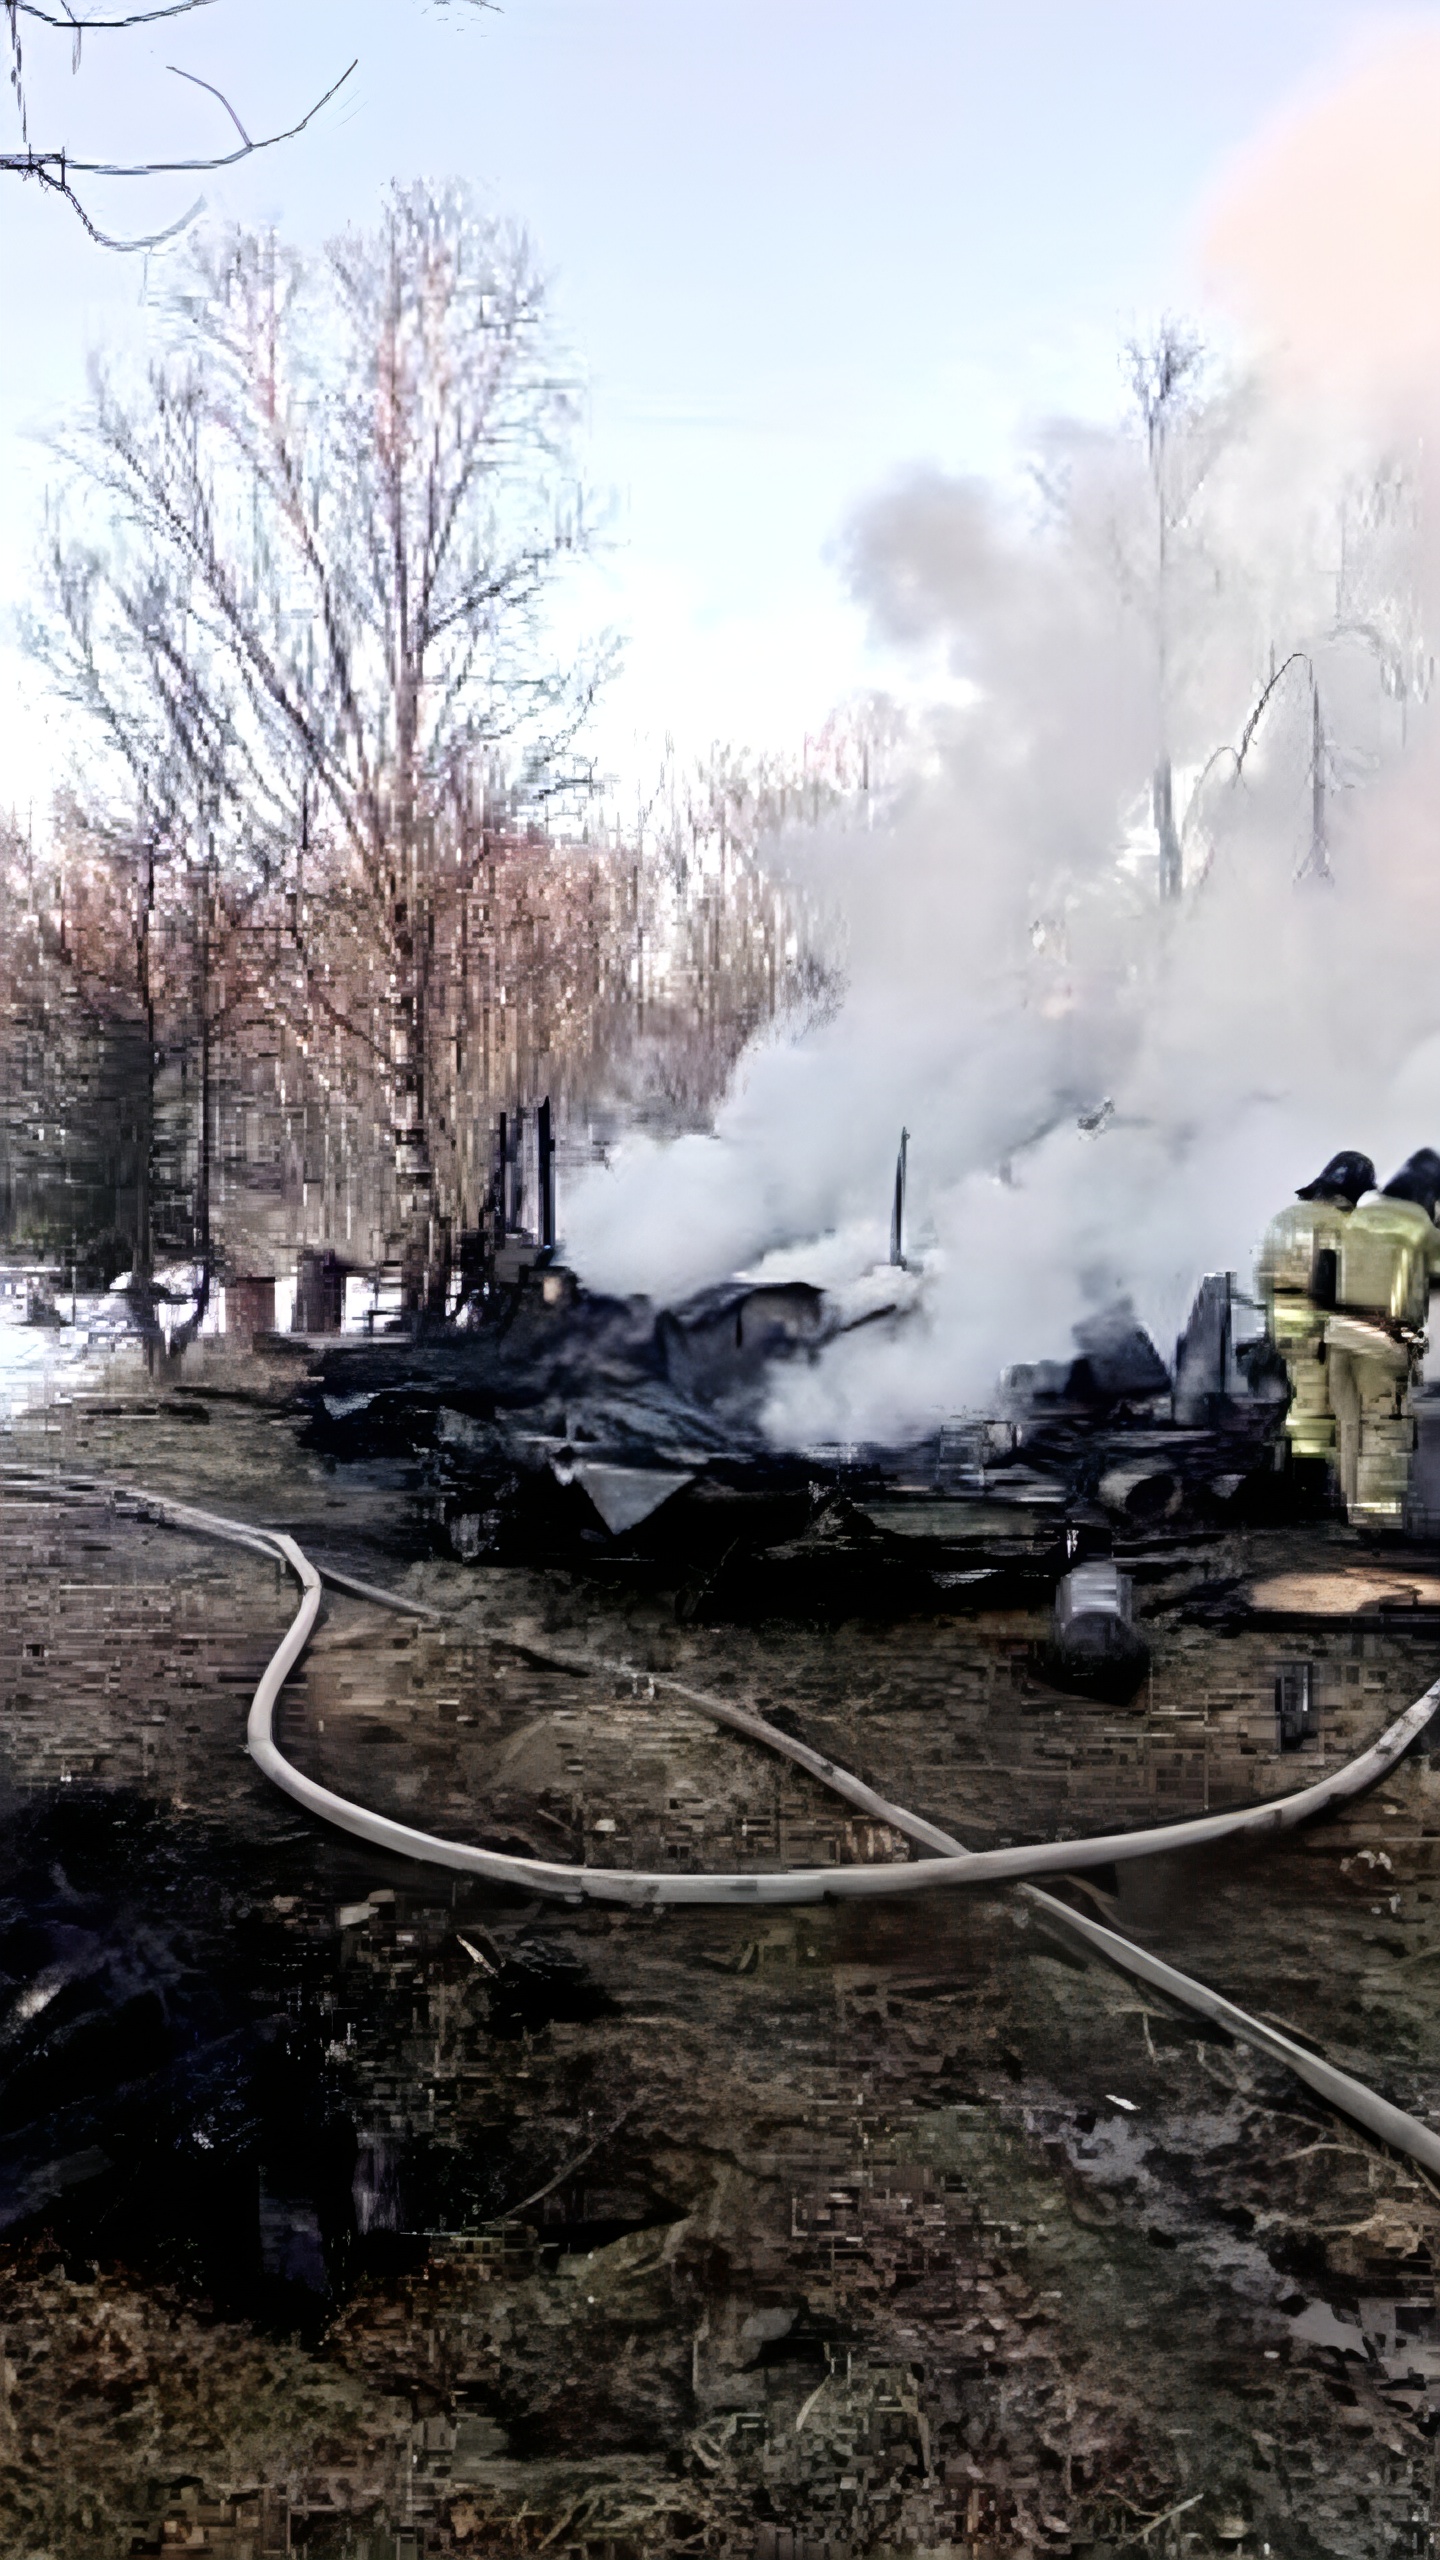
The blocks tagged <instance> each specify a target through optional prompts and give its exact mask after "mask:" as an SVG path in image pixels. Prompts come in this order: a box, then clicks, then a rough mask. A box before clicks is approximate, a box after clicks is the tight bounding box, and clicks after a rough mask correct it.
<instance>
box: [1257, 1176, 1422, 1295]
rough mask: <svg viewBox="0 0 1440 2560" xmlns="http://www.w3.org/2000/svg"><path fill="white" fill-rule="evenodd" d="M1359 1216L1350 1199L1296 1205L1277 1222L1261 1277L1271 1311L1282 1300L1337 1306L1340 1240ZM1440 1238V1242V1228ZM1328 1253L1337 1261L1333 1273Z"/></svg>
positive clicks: (1268, 1233)
mask: <svg viewBox="0 0 1440 2560" xmlns="http://www.w3.org/2000/svg"><path fill="white" fill-rule="evenodd" d="M1354 1214H1355V1212H1354V1210H1353V1209H1352V1208H1351V1207H1350V1205H1349V1203H1348V1201H1345V1200H1292V1201H1291V1202H1290V1204H1289V1206H1288V1208H1284V1209H1282V1210H1281V1212H1280V1215H1279V1217H1278V1218H1272V1219H1271V1221H1270V1224H1269V1226H1268V1227H1267V1228H1266V1230H1265V1240H1264V1242H1263V1244H1262V1245H1261V1247H1260V1260H1259V1263H1258V1265H1257V1268H1256V1274H1255V1278H1256V1285H1257V1288H1258V1291H1259V1295H1260V1297H1261V1299H1262V1301H1263V1302H1264V1304H1265V1306H1266V1307H1267V1308H1268V1307H1270V1306H1271V1305H1273V1303H1274V1301H1275V1299H1276V1298H1277V1297H1281V1298H1308V1299H1309V1300H1310V1301H1311V1303H1312V1305H1314V1306H1317V1307H1328V1306H1333V1305H1334V1304H1335V1293H1336V1290H1337V1288H1338V1285H1339V1256H1340V1239H1341V1237H1342V1236H1343V1234H1344V1232H1345V1230H1346V1228H1347V1226H1348V1225H1349V1223H1350V1220H1351V1219H1352V1218H1353V1216H1354ZM1436 1233H1437V1241H1440V1229H1437V1231H1436ZM1322 1254H1329V1255H1330V1256H1332V1257H1333V1258H1332V1260H1331V1263H1330V1267H1329V1271H1328V1273H1327V1272H1326V1270H1325V1268H1324V1266H1323V1265H1322V1263H1321V1260H1320V1257H1321V1255H1322ZM1327 1280H1328V1284H1329V1285H1328V1286H1327V1285H1326V1282H1327Z"/></svg>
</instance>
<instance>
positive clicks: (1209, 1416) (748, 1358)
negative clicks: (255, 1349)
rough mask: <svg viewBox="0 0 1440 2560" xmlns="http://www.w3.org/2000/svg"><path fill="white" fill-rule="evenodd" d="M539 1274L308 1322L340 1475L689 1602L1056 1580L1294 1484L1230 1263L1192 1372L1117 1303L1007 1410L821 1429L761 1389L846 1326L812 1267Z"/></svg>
mask: <svg viewBox="0 0 1440 2560" xmlns="http://www.w3.org/2000/svg"><path fill="white" fill-rule="evenodd" d="M543 1276H544V1283H545V1285H541V1278H540V1275H538V1274H536V1275H532V1277H531V1279H530V1281H529V1284H528V1285H526V1286H524V1287H522V1288H521V1289H520V1290H519V1291H518V1293H517V1296H516V1298H515V1301H514V1303H513V1304H509V1305H507V1306H506V1307H505V1309H504V1311H503V1313H502V1314H501V1316H500V1317H499V1319H498V1320H497V1321H492V1322H490V1323H487V1324H484V1325H481V1326H478V1327H477V1328H476V1329H475V1330H473V1331H471V1332H466V1333H461V1334H451V1335H450V1336H448V1337H447V1338H446V1339H444V1340H442V1341H435V1342H426V1341H424V1340H420V1341H415V1342H411V1341H399V1340H396V1341H385V1340H375V1341H372V1342H351V1341H345V1342H333V1341H328V1342H316V1343H313V1344H312V1345H310V1346H309V1347H308V1348H309V1353H310V1356H309V1358H308V1362H307V1370H306V1374H305V1375H304V1376H303V1378H302V1379H301V1380H300V1381H299V1382H298V1383H297V1388H296V1395H297V1401H298V1403H299V1404H300V1406H301V1407H302V1408H303V1410H304V1412H305V1414H306V1416H307V1437H308V1441H309V1445H310V1446H311V1447H312V1448H314V1449H315V1450H316V1451H317V1452H318V1453H319V1454H321V1455H322V1456H323V1458H324V1459H325V1460H326V1462H327V1463H329V1464H331V1465H333V1466H334V1467H335V1468H336V1469H337V1470H338V1471H339V1472H340V1473H341V1474H342V1475H343V1474H344V1472H345V1470H346V1469H347V1468H350V1467H357V1466H358V1467H370V1466H374V1465H376V1464H377V1463H378V1464H380V1465H382V1466H384V1467H386V1468H387V1469H389V1470H390V1477H391V1481H392V1482H393V1483H394V1484H395V1486H396V1488H397V1490H403V1491H404V1492H405V1493H406V1494H407V1495H408V1496H409V1498H410V1499H411V1501H412V1503H413V1505H414V1507H415V1510H416V1513H417V1516H419V1517H421V1518H423V1519H424V1521H425V1522H426V1523H427V1524H428V1526H429V1529H430V1532H431V1534H432V1535H433V1536H434V1537H435V1538H436V1540H437V1541H438V1543H439V1544H440V1545H441V1547H442V1549H443V1550H444V1551H447V1552H450V1553H452V1554H454V1555H456V1556H458V1557H460V1558H461V1559H462V1560H464V1561H467V1562H475V1561H489V1562H506V1563H517V1564H518V1563H528V1564H536V1563H548V1564H553V1565H564V1566H566V1567H568V1568H572V1569H580V1570H583V1571H585V1572H587V1573H590V1574H593V1575H596V1576H600V1577H605V1576H611V1577H619V1578H620V1579H622V1580H624V1579H627V1578H628V1579H631V1580H634V1581H636V1582H637V1583H641V1582H648V1583H649V1584H650V1585H651V1586H652V1587H655V1586H661V1585H667V1584H668V1585H669V1586H670V1587H672V1588H673V1590H674V1592H675V1594H676V1599H677V1605H678V1607H679V1608H680V1610H681V1613H682V1614H683V1615H686V1616H689V1617H691V1618H694V1617H701V1618H704V1617H717V1618H718V1617H735V1618H744V1617H751V1618H755V1617H765V1616H779V1617H783V1616H786V1615H788V1614H798V1615H801V1616H804V1615H807V1614H812V1613H819V1614H820V1615H822V1616H823V1615H827V1614H828V1615H830V1616H832V1617H844V1616H847V1615H853V1614H856V1613H857V1612H864V1611H867V1610H868V1611H869V1612H870V1613H871V1614H881V1615H885V1614H891V1615H896V1614H905V1613H907V1612H909V1611H912V1610H917V1609H925V1608H931V1609H944V1610H953V1609H955V1608H963V1607H965V1606H967V1605H978V1604H979V1603H980V1601H981V1600H982V1598H983V1599H984V1600H985V1601H986V1602H988V1603H990V1604H993V1603H995V1602H996V1601H998V1600H999V1599H1001V1598H1002V1597H1003V1596H1005V1595H1007V1594H1008V1595H1010V1596H1012V1597H1017V1598H1021V1599H1023V1598H1025V1597H1028V1596H1030V1595H1033V1594H1034V1593H1036V1592H1037V1591H1041V1590H1043V1591H1045V1592H1046V1593H1047V1595H1048V1593H1050V1592H1053V1590H1054V1588H1055V1586H1056V1584H1057V1583H1058V1581H1059V1579H1060V1577H1061V1575H1062V1574H1063V1573H1064V1572H1065V1571H1066V1570H1067V1568H1068V1567H1070V1566H1072V1565H1074V1564H1075V1563H1076V1562H1077V1561H1081V1560H1083V1559H1084V1558H1085V1557H1087V1556H1103V1555H1107V1554H1109V1553H1110V1552H1111V1550H1112V1549H1116V1550H1117V1551H1118V1549H1120V1548H1123V1547H1124V1546H1125V1545H1126V1543H1127V1541H1128V1542H1130V1543H1132V1544H1133V1543H1134V1541H1135V1540H1136V1539H1137V1538H1139V1539H1141V1540H1143V1539H1144V1538H1146V1537H1151V1538H1160V1539H1162V1540H1163V1541H1166V1542H1168V1543H1171V1544H1173V1543H1175V1542H1176V1541H1183V1539H1184V1538H1186V1537H1190V1536H1195V1535H1202V1536H1203V1535H1206V1534H1213V1533H1214V1531H1215V1530H1216V1528H1217V1526H1218V1525H1219V1524H1221V1523H1223V1522H1224V1521H1226V1520H1230V1519H1237V1518H1243V1517H1247V1516H1255V1517H1262V1516H1272V1515H1278V1514H1279V1513H1281V1512H1283V1510H1284V1508H1285V1503H1286V1500H1287V1498H1288V1496H1287V1486H1286V1482H1285V1480H1284V1479H1283V1478H1282V1476H1281V1475H1280V1473H1279V1472H1278V1470H1277V1459H1278V1457H1279V1456H1280V1454H1281V1452H1280V1446H1279V1428H1280V1422H1281V1419H1282V1417H1283V1410H1284V1407H1283V1396H1282V1397H1279V1398H1277V1396H1276V1395H1275V1393H1274V1392H1273V1386H1274V1381H1273V1378H1272V1377H1271V1376H1270V1375H1269V1374H1268V1372H1267V1370H1266V1367H1265V1361H1264V1357H1263V1352H1264V1346H1263V1343H1256V1344H1251V1345H1248V1346H1247V1345H1244V1344H1242V1345H1241V1346H1240V1348H1239V1349H1238V1350H1237V1349H1236V1347H1235V1345H1234V1342H1233V1339H1232V1334H1233V1307H1232V1289H1231V1284H1230V1283H1229V1282H1227V1281H1225V1280H1223V1279H1221V1280H1219V1281H1207V1282H1206V1283H1205V1286H1204V1288H1203V1289H1202V1291H1201V1294H1200V1297H1199V1299H1198V1300H1197V1305H1196V1310H1195V1313H1194V1315H1193V1316H1192V1319H1191V1322H1190V1325H1189V1327H1188V1329H1187V1332H1186V1334H1185V1336H1184V1337H1183V1338H1182V1341H1181V1344H1180V1346H1179V1351H1178V1355H1177V1363H1176V1372H1175V1380H1174V1382H1172V1377H1171V1373H1170V1372H1169V1371H1168V1370H1167V1369H1166V1367H1165V1364H1164V1363H1163V1361H1162V1360H1161V1359H1160V1357H1159V1355H1158V1353H1157V1352H1156V1350H1155V1348H1154V1346H1153V1344H1152V1343H1151V1342H1150V1340H1149V1338H1148V1336H1147V1335H1146V1334H1145V1333H1144V1332H1143V1330H1142V1329H1141V1328H1140V1326H1139V1325H1138V1324H1137V1322H1136V1320H1135V1318H1134V1316H1133V1313H1132V1311H1131V1310H1130V1309H1129V1307H1128V1305H1123V1304H1122V1305H1120V1306H1118V1307H1116V1308H1114V1309H1112V1310H1110V1311H1109V1312H1108V1313H1107V1314H1105V1315H1103V1316H1100V1317H1098V1318H1096V1319H1094V1320H1092V1321H1091V1322H1089V1323H1086V1324H1084V1325H1082V1326H1081V1327H1080V1328H1079V1329H1078V1331H1077V1345H1076V1352H1075V1356H1074V1358H1073V1359H1072V1360H1070V1361H1069V1362H1068V1363H1050V1364H1042V1365H1041V1366H1039V1367H1037V1368H1033V1369H1028V1370H1014V1371H1012V1372H1011V1373H1010V1375H1009V1377H1008V1378H1007V1380H1006V1382H1005V1397H1004V1403H1005V1412H1004V1414H1003V1415H1002V1416H1001V1417H1000V1418H999V1419H997V1420H996V1421H993V1422H989V1423H985V1422H974V1423H963V1424H956V1425H951V1426H948V1427H946V1428H943V1429H941V1430H939V1431H937V1432H935V1433H933V1434H932V1435H931V1436H930V1437H929V1438H928V1439H926V1440H923V1441H920V1442H917V1443H913V1444H911V1445H909V1446H906V1447H903V1448H899V1449H886V1448H877V1447H858V1448H851V1449H844V1450H839V1449H821V1450H814V1451H809V1452H801V1451H796V1450H787V1449H784V1448H778V1447H776V1446H775V1445H774V1444H773V1443H772V1441H771V1440H770V1439H769V1437H768V1436H767V1433H766V1430H765V1404H766V1397H767V1392H768V1390H769V1387H770V1385H771V1383H772V1382H773V1378H774V1375H775V1371H776V1368H777V1366H778V1365H780V1364H784V1363H787V1362H792V1361H796V1360H809V1359H814V1358H816V1357H818V1356H819V1355H820V1354H821V1353H823V1351H824V1349H825V1348H826V1346H827V1345H828V1344H829V1343H831V1342H833V1341H834V1340H835V1339H836V1337H837V1334H838V1333H839V1332H840V1331H842V1330H844V1329H845V1327H844V1325H843V1323H842V1320H841V1318H840V1317H839V1316H838V1314H837V1312H836V1310H835V1309H834V1308H833V1307H832V1306H831V1305H830V1303H829V1302H828V1301H827V1300H826V1299H825V1297H824V1296H823V1294H822V1293H821V1292H820V1291H819V1290H818V1289H815V1288H811V1287H808V1286H803V1285H801V1284H798V1283H788V1284H783V1285H779V1284H770V1285H748V1284H745V1283H742V1282H734V1283H731V1284H728V1285H727V1286H725V1287H723V1288H715V1289H709V1290H706V1291H704V1292H702V1293H701V1294H700V1295H699V1296H698V1297H696V1298H694V1299H691V1300H689V1301H687V1302H684V1303H682V1304H680V1305H679V1306H676V1307H673V1308H662V1309H659V1310H656V1309H655V1308H653V1307H652V1306H651V1305H650V1304H649V1303H648V1302H647V1301H644V1300H626V1301H620V1300H613V1299H605V1298H601V1297H595V1296H592V1295H591V1294H589V1293H587V1292H585V1291H583V1290H579V1289H577V1288H575V1286H574V1285H573V1283H569V1282H567V1283H566V1285H565V1286H564V1287H563V1288H560V1287H557V1286H553V1285H551V1284H552V1283H555V1282H558V1281H559V1280H560V1277H561V1275H560V1274H558V1273H556V1272H554V1271H553V1270H547V1271H546V1272H545V1273H544V1275H543ZM864 1320H865V1321H867V1322H870V1321H874V1319H873V1318H872V1317H866V1318H865V1319H864ZM1182 1417H1183V1418H1182ZM1136 1658H1137V1659H1138V1656H1137V1657H1136ZM1117 1659H1118V1655H1117Z"/></svg>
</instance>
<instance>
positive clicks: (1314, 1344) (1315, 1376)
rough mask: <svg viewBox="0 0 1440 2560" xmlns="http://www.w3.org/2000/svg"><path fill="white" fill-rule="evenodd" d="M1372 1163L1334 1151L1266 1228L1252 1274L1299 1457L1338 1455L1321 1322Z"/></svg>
mask: <svg viewBox="0 0 1440 2560" xmlns="http://www.w3.org/2000/svg"><path fill="white" fill-rule="evenodd" d="M1374 1187H1375V1167H1374V1165H1373V1164H1372V1163H1371V1161H1370V1158H1369V1157H1368V1156H1362V1155H1358V1154H1356V1153H1355V1152H1354V1151H1353V1150H1348V1149H1347V1150H1346V1152H1345V1153H1343V1154H1341V1155H1338V1156H1332V1157H1331V1159H1330V1161H1329V1163H1328V1164H1327V1165H1326V1167H1325V1170H1324V1172H1323V1173H1320V1174H1317V1176H1316V1178H1315V1180H1314V1181H1313V1182H1307V1183H1306V1185H1305V1187H1304V1189H1303V1190H1302V1191H1299V1192H1297V1193H1296V1196H1295V1202H1294V1204H1293V1205H1292V1206H1291V1207H1290V1208H1288V1209H1282V1210H1281V1212H1280V1215H1279V1216H1278V1218H1275V1219H1273V1220H1272V1221H1271V1224H1270V1225H1269V1227H1268V1228H1267V1229H1266V1233H1265V1241H1264V1243H1263V1244H1262V1246H1261V1248H1260V1264H1259V1271H1258V1274H1257V1278H1258V1286H1259V1291H1260V1296H1261V1298H1262V1300H1263V1301H1264V1306H1265V1316H1266V1324H1267V1327H1268V1330H1269V1334H1270V1339H1271V1341H1272V1342H1273V1343H1274V1345H1275V1348H1276V1350H1277V1351H1278V1352H1279V1354H1280V1357H1281V1358H1282V1360H1283V1361H1284V1363H1285V1367H1286V1371H1287V1373H1288V1375H1289V1379H1290V1410H1289V1412H1288V1413H1287V1415H1286V1417H1285V1430H1286V1435H1287V1437H1288V1439H1289V1442H1290V1447H1291V1450H1292V1452H1293V1454H1294V1455H1295V1456H1296V1457H1297V1458H1317V1459H1320V1460H1322V1461H1323V1462H1324V1464H1325V1465H1326V1466H1327V1467H1330V1468H1332V1469H1333V1468H1334V1466H1335V1463H1336V1438H1337V1432H1336V1419H1335V1411H1334V1407H1333V1406H1332V1404H1331V1401H1330V1377H1329V1363H1328V1358H1327V1354H1326V1347H1325V1325H1326V1319H1327V1316H1328V1313H1329V1310H1330V1309H1331V1308H1332V1307H1333V1306H1334V1305H1335V1303H1336V1285H1337V1280H1338V1274H1339V1256H1340V1238H1341V1235H1342V1233H1343V1232H1344V1229H1345V1227H1346V1224H1347V1222H1348V1221H1349V1219H1350V1217H1351V1215H1352V1213H1353V1211H1354V1207H1355V1203H1356V1201H1357V1200H1359V1199H1360V1198H1361V1196H1362V1195H1363V1194H1364V1193H1365V1192H1367V1191H1372V1190H1373V1189H1374Z"/></svg>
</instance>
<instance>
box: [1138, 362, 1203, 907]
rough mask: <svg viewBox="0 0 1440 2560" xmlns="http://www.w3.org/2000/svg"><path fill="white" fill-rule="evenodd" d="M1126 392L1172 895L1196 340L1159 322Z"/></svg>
mask: <svg viewBox="0 0 1440 2560" xmlns="http://www.w3.org/2000/svg"><path fill="white" fill-rule="evenodd" d="M1126 357H1127V360H1128V364H1129V369H1130V387H1131V390H1132V392H1133V394H1134V399H1135V406H1136V408H1137V410H1138V412H1139V415H1140V419H1141V422H1142V424H1143V426H1144V430H1145V450H1146V458H1147V461H1148V463H1149V470H1150V488H1151V494H1152V500H1153V514H1152V519H1151V538H1152V541H1153V545H1154V558H1153V564H1152V576H1151V613H1152V616H1153V627H1154V645H1155V770H1154V774H1153V777H1152V780H1151V789H1150V799H1151V813H1152V816H1153V819H1154V824H1155V835H1156V841H1157V843H1158V846H1159V854H1160V895H1161V898H1162V899H1173V898H1178V897H1179V896H1180V895H1181V892H1182V890H1183V887H1184V862H1183V856H1182V851H1181V841H1180V829H1179V826H1178V824H1177V822H1176V816H1175V780H1174V756H1173V749H1172V739H1171V714H1172V686H1173V682H1174V659H1175V639H1176V632H1175V597H1174V584H1175V579H1174V569H1175V547H1176V542H1177V539H1178V537H1179V535H1180V534H1181V532H1182V530H1183V528H1184V525H1185V522H1186V518H1187V516H1188V514H1189V510H1190V507H1191V505H1192V503H1193V500H1194V497H1195V493H1196V490H1197V489H1198V487H1199V485H1200V482H1201V480H1202V479H1203V478H1204V476H1205V468H1206V464H1205V461H1204V460H1203V459H1199V458H1197V456H1196V455H1195V453H1194V450H1193V440H1192V439H1188V438H1187V437H1186V436H1185V435H1184V433H1183V430H1184V428H1185V427H1186V426H1187V424H1190V423H1193V419H1194V413H1195V395H1196V391H1197V388H1198V382H1199V376H1200V373H1201V370H1202V367H1203V364H1204V358H1205V351H1204V347H1203V345H1202V343H1201V341H1200V339H1199V338H1197V337H1194V336H1192V335H1191V334H1190V333H1189V332H1188V331H1187V330H1184V329H1182V328H1180V327H1179V326H1178V325H1177V324H1176V323H1175V322H1174V321H1173V320H1166V321H1163V322H1162V323H1161V326H1160V328H1159V329H1158V330H1157V332H1156V334H1155V336H1154V337H1153V338H1152V339H1150V340H1148V341H1136V342H1134V343H1133V344H1132V345H1130V346H1129V347H1127V349H1126Z"/></svg>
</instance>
